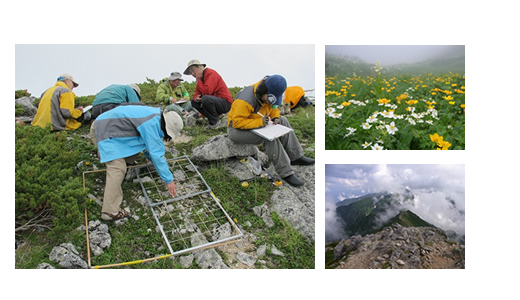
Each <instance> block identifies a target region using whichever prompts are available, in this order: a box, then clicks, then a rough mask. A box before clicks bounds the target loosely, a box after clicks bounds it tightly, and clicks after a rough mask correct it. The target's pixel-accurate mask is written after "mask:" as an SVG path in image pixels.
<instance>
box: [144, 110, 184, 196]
mask: <svg viewBox="0 0 520 300" xmlns="http://www.w3.org/2000/svg"><path fill="white" fill-rule="evenodd" d="M155 118H160V116H157V117H155ZM155 118H154V119H151V120H149V121H147V122H145V123H143V124H142V125H141V126H139V127H138V128H137V130H138V131H139V133H140V135H141V138H143V141H144V143H145V145H146V149H147V150H148V157H149V159H150V160H151V161H152V163H153V165H154V166H155V169H156V170H157V173H158V174H159V176H160V177H161V179H162V180H163V181H164V183H166V185H167V187H168V191H169V192H170V195H172V197H174V196H175V183H173V179H174V178H173V174H172V172H171V171H170V168H169V166H168V163H167V162H166V159H165V158H164V154H165V152H166V151H165V149H164V143H163V141H162V137H161V136H160V132H161V128H160V125H159V122H160V121H159V120H157V119H155ZM172 183H173V184H172ZM172 192H174V193H173V194H172Z"/></svg>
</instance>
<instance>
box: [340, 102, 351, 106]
mask: <svg viewBox="0 0 520 300" xmlns="http://www.w3.org/2000/svg"><path fill="white" fill-rule="evenodd" d="M350 104H352V103H350V102H347V101H345V102H343V103H341V105H343V106H349V105H350Z"/></svg>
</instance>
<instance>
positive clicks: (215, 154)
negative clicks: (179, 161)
mask: <svg viewBox="0 0 520 300" xmlns="http://www.w3.org/2000/svg"><path fill="white" fill-rule="evenodd" d="M257 155H258V148H257V147H256V146H255V145H246V144H238V143H235V142H233V141H232V140H231V139H229V138H228V137H227V135H217V136H214V137H211V138H210V139H209V140H207V141H206V142H204V143H203V144H201V145H199V146H197V147H196V148H195V149H193V150H192V153H191V157H190V159H191V160H192V161H194V162H201V161H214V160H223V159H228V158H231V157H248V156H252V157H258V156H257Z"/></svg>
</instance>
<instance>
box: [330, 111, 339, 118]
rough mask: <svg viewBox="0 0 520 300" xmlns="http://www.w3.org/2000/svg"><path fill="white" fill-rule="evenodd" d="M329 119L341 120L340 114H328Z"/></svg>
mask: <svg viewBox="0 0 520 300" xmlns="http://www.w3.org/2000/svg"><path fill="white" fill-rule="evenodd" d="M329 117H331V118H334V119H339V118H341V114H338V113H337V112H334V113H330V114H329Z"/></svg>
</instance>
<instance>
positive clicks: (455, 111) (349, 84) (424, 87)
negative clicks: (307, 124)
mask: <svg viewBox="0 0 520 300" xmlns="http://www.w3.org/2000/svg"><path fill="white" fill-rule="evenodd" d="M465 80H466V79H465V46H464V45H431V46H430V45H367V46H363V45H354V46H350V45H326V46H325V150H465V131H466V127H465V123H466V122H465V114H466V97H465V92H466V89H465Z"/></svg>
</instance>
